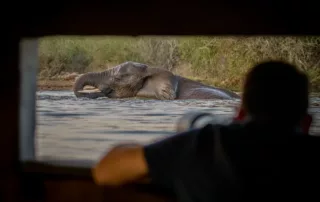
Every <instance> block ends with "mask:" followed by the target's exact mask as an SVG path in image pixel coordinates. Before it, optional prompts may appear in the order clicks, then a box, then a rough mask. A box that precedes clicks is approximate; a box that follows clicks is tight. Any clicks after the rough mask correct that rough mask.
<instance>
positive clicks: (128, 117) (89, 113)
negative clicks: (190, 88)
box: [36, 91, 320, 161]
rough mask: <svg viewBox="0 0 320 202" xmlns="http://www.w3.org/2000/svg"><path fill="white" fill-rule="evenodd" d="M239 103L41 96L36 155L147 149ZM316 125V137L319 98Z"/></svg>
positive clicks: (92, 155) (86, 156) (317, 107)
mask: <svg viewBox="0 0 320 202" xmlns="http://www.w3.org/2000/svg"><path fill="white" fill-rule="evenodd" d="M239 103H240V100H228V101H225V100H217V101H214V100H174V101H170V100H165V101H161V100H152V99H136V98H133V99H108V98H99V99H95V100H92V99H87V98H80V99H78V98H76V97H75V96H74V94H73V92H71V91H40V92H37V122H38V123H37V128H36V133H37V137H36V141H37V142H36V146H37V148H36V151H37V157H38V159H44V158H59V159H69V160H70V159H73V160H75V159H80V160H84V161H86V160H89V161H92V160H93V161H95V160H97V159H98V158H99V157H100V156H101V155H102V154H103V153H105V151H106V149H108V148H109V147H110V146H112V145H114V144H117V143H119V142H131V141H136V142H140V143H143V144H146V143H149V142H152V141H155V140H157V139H159V138H160V139H161V138H163V137H166V136H169V135H172V134H174V131H175V129H176V125H175V124H176V122H177V120H178V119H179V118H180V117H181V115H183V114H185V113H186V112H188V111H202V112H209V113H212V114H215V115H216V117H217V120H218V119H228V118H231V117H232V116H233V115H234V112H235V108H236V107H237V106H238V105H239ZM310 106H311V107H310V109H309V111H310V113H311V114H312V115H313V120H314V121H315V122H314V123H313V124H312V127H311V133H312V134H316V133H319V131H320V98H319V97H315V98H312V99H311V101H310Z"/></svg>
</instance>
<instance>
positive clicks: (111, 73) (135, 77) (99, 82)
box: [73, 61, 240, 100]
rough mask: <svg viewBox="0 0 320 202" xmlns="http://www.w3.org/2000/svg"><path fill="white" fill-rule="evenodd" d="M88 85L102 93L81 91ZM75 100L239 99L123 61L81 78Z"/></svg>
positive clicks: (184, 79)
mask: <svg viewBox="0 0 320 202" xmlns="http://www.w3.org/2000/svg"><path fill="white" fill-rule="evenodd" d="M86 85H89V86H93V87H95V88H98V89H99V92H92V93H85V92H79V91H81V90H82V89H83V88H84V87H85V86H86ZM73 92H74V94H75V96H76V97H86V98H91V99H95V98H99V97H108V98H130V97H141V98H151V99H159V100H178V99H238V98H240V96H239V95H238V94H236V93H234V92H232V91H229V90H226V89H222V88H217V87H211V86H208V85H204V84H202V83H200V82H197V81H193V80H191V79H187V78H185V77H182V76H178V75H175V74H173V73H172V72H170V71H168V70H166V69H163V68H156V67H149V66H148V65H146V64H143V63H138V62H132V61H128V62H124V63H121V64H119V65H117V66H115V67H113V68H109V69H107V70H105V71H102V72H88V73H85V74H82V75H81V76H79V77H78V78H77V79H76V81H75V83H74V85H73Z"/></svg>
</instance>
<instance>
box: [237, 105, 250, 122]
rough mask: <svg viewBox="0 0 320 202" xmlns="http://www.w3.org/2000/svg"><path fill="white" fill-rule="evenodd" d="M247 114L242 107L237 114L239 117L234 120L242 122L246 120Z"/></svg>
mask: <svg viewBox="0 0 320 202" xmlns="http://www.w3.org/2000/svg"><path fill="white" fill-rule="evenodd" d="M246 115H247V114H246V112H245V110H244V109H243V107H242V106H241V107H240V108H239V109H238V112H237V115H236V116H235V117H234V120H236V121H242V120H244V118H245V117H246Z"/></svg>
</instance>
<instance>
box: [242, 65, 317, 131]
mask: <svg viewBox="0 0 320 202" xmlns="http://www.w3.org/2000/svg"><path fill="white" fill-rule="evenodd" d="M308 105H309V81H308V77H307V76H306V75H305V74H304V73H303V72H301V71H299V70H298V69H297V68H296V67H295V66H293V65H291V64H288V63H285V62H281V61H269V62H262V63H259V64H257V65H256V66H254V67H253V68H252V69H251V70H250V71H249V72H248V73H247V75H246V78H245V82H244V86H243V95H242V105H241V111H240V112H239V113H240V114H241V115H242V116H249V117H250V118H251V119H253V120H258V121H262V122H269V123H280V124H281V125H284V126H289V127H291V126H292V127H293V126H296V125H298V124H300V123H301V121H303V120H304V119H305V118H306V117H308V120H309V121H310V118H311V117H310V116H308V113H307V110H308ZM241 115H240V116H241ZM310 123H311V121H310ZM310 123H309V124H310ZM308 127H309V126H308Z"/></svg>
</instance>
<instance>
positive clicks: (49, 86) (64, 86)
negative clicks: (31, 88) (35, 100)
mask: <svg viewBox="0 0 320 202" xmlns="http://www.w3.org/2000/svg"><path fill="white" fill-rule="evenodd" d="M73 84H74V80H59V79H55V80H42V79H41V80H38V81H37V91H60V90H70V91H72V88H73ZM85 89H86V90H93V89H92V88H90V87H89V88H85ZM236 93H237V94H242V93H241V92H236ZM310 95H311V96H312V97H313V96H316V97H318V96H320V92H310Z"/></svg>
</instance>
